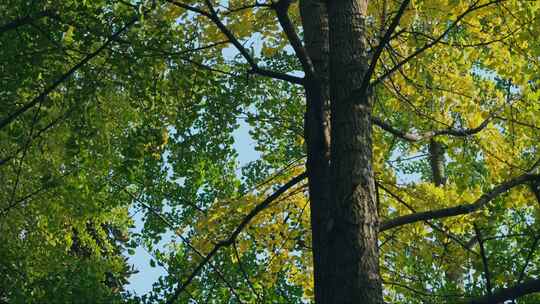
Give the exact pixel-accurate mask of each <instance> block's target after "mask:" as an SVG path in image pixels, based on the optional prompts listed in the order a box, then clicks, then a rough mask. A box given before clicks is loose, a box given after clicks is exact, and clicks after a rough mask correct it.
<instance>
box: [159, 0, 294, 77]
mask: <svg viewBox="0 0 540 304" xmlns="http://www.w3.org/2000/svg"><path fill="white" fill-rule="evenodd" d="M166 1H167V2H168V3H170V4H172V5H175V6H178V7H180V8H183V9H185V10H187V11H191V12H194V13H197V14H200V15H202V16H205V17H207V18H208V19H210V20H211V21H212V22H213V23H214V24H215V25H216V26H217V27H218V29H219V30H220V31H221V32H222V33H223V35H225V37H227V39H228V40H229V41H230V42H231V43H232V44H233V45H234V47H235V48H236V49H237V50H238V52H240V54H241V55H242V57H244V59H245V60H246V61H247V63H248V64H249V66H250V67H251V71H250V73H254V74H259V75H261V76H266V77H270V78H274V79H279V80H284V81H288V82H290V83H294V84H299V85H303V84H304V79H303V78H300V77H296V76H292V75H288V74H284V73H279V72H274V71H270V70H266V69H263V68H261V67H259V66H258V65H257V63H256V62H255V60H254V59H253V57H251V55H250V54H249V52H248V51H247V50H246V48H245V47H244V46H243V45H242V44H241V43H240V41H238V39H236V37H235V36H234V34H233V33H232V32H231V31H230V30H229V29H228V28H227V26H225V24H223V22H222V21H221V19H219V16H218V14H217V12H216V10H215V9H214V7H213V6H212V3H211V2H210V1H209V0H205V4H206V6H207V8H208V10H209V12H207V11H204V10H202V9H200V8H197V7H194V6H190V5H187V4H184V3H181V2H177V1H174V0H166Z"/></svg>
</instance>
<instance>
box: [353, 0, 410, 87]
mask: <svg viewBox="0 0 540 304" xmlns="http://www.w3.org/2000/svg"><path fill="white" fill-rule="evenodd" d="M409 2H410V0H404V1H403V2H402V3H401V6H400V7H399V10H398V11H397V13H396V15H395V16H394V19H392V22H391V23H390V26H389V27H388V29H387V30H386V32H385V33H384V36H383V37H382V39H381V40H380V42H379V45H378V46H377V48H376V49H375V52H374V53H373V56H372V57H371V62H370V64H369V67H368V69H367V71H366V73H365V74H364V78H363V79H362V84H361V85H360V90H359V92H360V94H364V93H365V91H366V90H367V88H368V86H369V81H370V79H371V76H372V75H373V72H374V71H375V67H376V66H377V61H379V57H381V54H382V51H383V50H384V48H385V46H386V45H387V44H388V43H389V42H390V38H391V36H392V33H393V32H394V30H395V29H396V27H397V26H398V25H399V21H400V20H401V17H402V16H403V14H404V13H405V9H406V8H407V6H408V5H409Z"/></svg>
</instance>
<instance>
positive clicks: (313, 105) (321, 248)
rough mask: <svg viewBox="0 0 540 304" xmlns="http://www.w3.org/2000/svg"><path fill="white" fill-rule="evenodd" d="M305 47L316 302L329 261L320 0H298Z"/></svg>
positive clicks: (326, 98)
mask: <svg viewBox="0 0 540 304" xmlns="http://www.w3.org/2000/svg"><path fill="white" fill-rule="evenodd" d="M300 14H301V16H302V22H303V25H304V39H305V41H304V42H305V46H306V50H307V52H308V54H309V56H310V58H311V61H312V63H313V66H314V68H315V72H316V74H317V79H308V82H307V85H306V99H307V100H306V103H307V110H306V117H305V128H304V132H305V138H306V143H307V152H308V153H307V170H308V180H309V200H310V207H311V228H312V229H311V230H312V248H313V268H314V281H315V286H314V287H315V302H316V303H322V291H323V290H325V288H324V286H327V282H326V280H325V278H326V277H327V276H326V275H325V272H326V271H325V269H326V268H327V266H326V264H327V261H328V256H327V250H328V247H327V239H326V233H325V229H324V227H326V226H327V223H328V221H329V212H330V210H329V203H330V109H329V107H330V88H329V83H328V65H329V62H328V52H329V45H328V14H327V12H326V4H325V2H324V1H321V0H303V1H300Z"/></svg>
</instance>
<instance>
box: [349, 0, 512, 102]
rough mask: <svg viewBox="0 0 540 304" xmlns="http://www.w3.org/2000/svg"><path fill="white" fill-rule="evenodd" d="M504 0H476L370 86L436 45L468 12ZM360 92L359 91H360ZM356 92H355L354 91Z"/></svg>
mask: <svg viewBox="0 0 540 304" xmlns="http://www.w3.org/2000/svg"><path fill="white" fill-rule="evenodd" d="M502 1H504V0H493V1H490V2H487V3H484V4H482V5H478V6H476V4H478V2H480V0H477V1H475V2H474V4H472V5H471V6H469V7H468V8H467V10H465V11H464V12H463V13H461V14H460V15H459V16H458V17H457V18H456V19H455V20H454V21H453V22H452V24H450V26H448V28H446V30H445V31H444V32H443V33H442V34H441V35H440V36H438V37H437V38H435V39H433V40H432V41H430V42H428V43H426V44H425V45H424V46H422V47H421V48H419V49H418V50H416V51H415V52H413V53H412V54H411V55H409V56H407V57H406V58H405V59H403V60H402V61H400V62H399V63H398V64H396V65H395V66H394V67H392V68H391V69H390V70H388V71H387V72H386V73H384V74H383V75H382V76H380V77H379V78H377V79H376V80H375V81H373V82H372V84H371V85H372V86H376V85H377V84H379V83H380V82H381V81H383V80H384V79H386V78H387V77H388V76H389V75H391V74H393V73H394V72H395V71H397V70H398V69H399V68H401V67H402V66H403V65H405V64H406V63H407V62H409V61H410V60H411V59H413V58H415V57H416V56H418V55H420V54H422V53H423V52H424V51H426V50H428V49H430V48H431V47H433V46H434V45H436V44H437V43H439V42H440V41H441V40H442V39H443V38H444V37H446V35H448V33H450V31H451V30H452V29H453V28H455V27H456V26H457V25H458V23H459V22H460V21H461V20H462V19H463V18H465V17H466V16H467V15H468V14H470V13H472V12H474V11H476V10H479V9H482V8H484V7H487V6H490V5H493V4H497V3H499V2H502ZM360 93H361V92H360ZM355 94H356V93H355Z"/></svg>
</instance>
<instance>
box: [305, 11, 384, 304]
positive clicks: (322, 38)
mask: <svg viewBox="0 0 540 304" xmlns="http://www.w3.org/2000/svg"><path fill="white" fill-rule="evenodd" d="M366 9H367V0H361V1H360V0H333V1H323V0H302V1H301V2H300V11H301V15H302V22H303V27H304V36H305V45H306V48H307V50H308V53H309V55H310V56H311V59H312V61H313V64H314V67H315V70H316V71H317V76H318V77H317V79H307V80H308V81H307V84H306V96H307V111H306V121H305V133H306V142H307V149H308V153H307V154H308V162H307V167H308V174H309V175H308V176H309V184H310V201H311V214H312V219H311V221H312V231H313V243H312V244H313V255H314V271H315V301H316V303H318V304H345V303H350V304H352V303H367V304H372V303H373V304H380V303H383V301H382V285H381V279H380V275H379V261H378V259H379V257H378V247H377V237H378V236H377V234H378V225H379V224H378V214H377V206H376V199H375V183H374V177H373V169H372V156H371V155H372V152H371V119H370V116H371V101H370V98H369V96H368V94H366V95H365V96H359V97H358V98H356V99H351V98H349V97H350V95H351V92H352V91H353V90H354V89H358V88H360V86H361V82H362V78H363V76H364V73H365V71H366V70H367V66H368V64H369V62H368V56H367V49H366V39H365V31H364V17H365V14H366ZM329 100H331V113H332V114H331V115H330V114H329V112H328V101H329ZM330 116H331V123H330V122H329V119H330ZM330 126H331V127H330ZM329 133H331V134H329ZM330 135H331V136H330ZM330 138H331V140H330ZM330 149H331V153H330Z"/></svg>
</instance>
